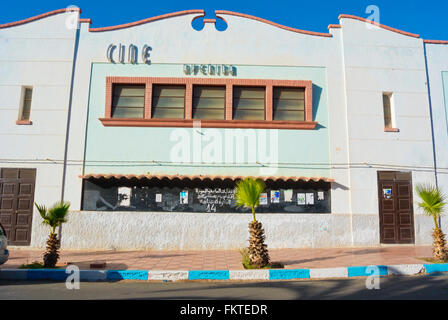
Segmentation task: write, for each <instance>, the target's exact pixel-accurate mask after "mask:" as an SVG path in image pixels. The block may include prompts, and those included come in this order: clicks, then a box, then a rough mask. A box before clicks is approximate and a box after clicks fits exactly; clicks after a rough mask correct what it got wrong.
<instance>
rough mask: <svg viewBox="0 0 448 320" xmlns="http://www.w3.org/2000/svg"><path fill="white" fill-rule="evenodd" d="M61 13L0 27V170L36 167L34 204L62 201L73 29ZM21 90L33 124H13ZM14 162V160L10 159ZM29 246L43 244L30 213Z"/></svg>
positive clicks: (37, 223)
mask: <svg viewBox="0 0 448 320" xmlns="http://www.w3.org/2000/svg"><path fill="white" fill-rule="evenodd" d="M72 14H73V13H63V14H58V15H54V16H50V17H47V18H45V19H40V20H37V21H33V22H30V23H27V24H23V25H18V26H15V27H10V28H4V29H0V150H1V151H0V167H13V168H36V169H37V171H36V186H35V194H34V199H35V201H36V202H38V203H41V204H45V205H47V206H48V205H51V204H53V203H54V202H56V201H58V200H60V197H61V187H62V186H61V184H62V170H63V166H62V160H63V158H64V148H65V133H66V122H67V110H68V101H69V92H70V79H71V71H72V58H73V49H74V40H75V30H70V29H67V28H66V27H65V21H66V19H67V18H68V17H69V15H72ZM22 86H32V87H33V96H32V104H31V117H30V120H31V121H32V125H30V126H28V125H16V120H18V117H19V107H20V99H21V88H22ZM11 160H13V161H11ZM32 224H33V228H32V233H31V234H32V239H31V245H32V246H33V245H34V246H35V245H41V244H42V242H39V241H40V240H39V239H40V238H41V237H42V235H43V234H47V231H46V230H45V232H44V233H41V232H40V229H41V227H40V224H41V219H40V216H39V214H38V213H37V212H34V214H33V221H32Z"/></svg>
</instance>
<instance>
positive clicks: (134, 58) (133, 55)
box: [107, 44, 152, 64]
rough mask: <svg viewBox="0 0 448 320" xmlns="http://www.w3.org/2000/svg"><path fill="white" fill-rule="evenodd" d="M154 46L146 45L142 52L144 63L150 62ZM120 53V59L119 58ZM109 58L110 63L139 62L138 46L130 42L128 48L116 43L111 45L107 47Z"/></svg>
mask: <svg viewBox="0 0 448 320" xmlns="http://www.w3.org/2000/svg"><path fill="white" fill-rule="evenodd" d="M151 50H152V48H151V47H150V46H148V45H146V44H145V45H144V46H143V49H142V52H141V59H142V62H143V63H146V64H150V63H151V60H150V59H149V58H150V56H151ZM117 51H118V52H117ZM117 55H118V59H117ZM107 60H108V61H109V62H110V63H131V64H137V63H138V47H137V46H136V45H133V44H130V45H129V46H128V48H127V50H126V46H125V45H122V44H119V45H118V46H117V45H115V44H111V45H109V47H108V48H107Z"/></svg>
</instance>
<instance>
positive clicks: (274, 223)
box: [31, 211, 448, 250]
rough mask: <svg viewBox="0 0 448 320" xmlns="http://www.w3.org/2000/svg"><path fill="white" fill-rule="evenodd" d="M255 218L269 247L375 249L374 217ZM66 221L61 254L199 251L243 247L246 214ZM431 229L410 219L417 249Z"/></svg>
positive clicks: (41, 237)
mask: <svg viewBox="0 0 448 320" xmlns="http://www.w3.org/2000/svg"><path fill="white" fill-rule="evenodd" d="M257 219H258V220H260V221H261V222H262V223H263V226H264V228H265V231H266V243H267V244H268V247H269V248H325V247H327V248H330V247H350V246H378V245H380V243H379V220H378V216H377V215H368V214H358V215H353V222H351V216H350V215H348V214H347V215H343V214H297V215H296V214H259V215H257ZM68 220H69V222H67V223H66V224H64V226H63V231H62V247H63V248H65V249H118V250H125V249H163V250H169V249H173V250H174V249H180V250H204V249H238V248H243V247H246V246H247V242H248V238H249V233H248V224H249V222H250V221H251V215H249V214H210V213H204V214H201V213H154V212H90V211H73V212H71V213H70V215H69V218H68ZM351 223H352V224H353V230H355V231H354V233H353V239H352V232H351ZM432 224H433V222H432V219H431V218H428V217H426V216H422V215H416V216H415V225H416V228H415V229H416V241H415V244H416V245H429V244H431V243H432V238H431V231H432V228H433V226H432ZM442 225H443V226H446V225H448V219H444V220H443V221H442ZM444 229H446V228H444ZM47 237H48V228H46V227H45V226H42V225H40V224H35V225H34V228H33V242H32V244H31V247H33V248H44V247H45V241H46V239H47Z"/></svg>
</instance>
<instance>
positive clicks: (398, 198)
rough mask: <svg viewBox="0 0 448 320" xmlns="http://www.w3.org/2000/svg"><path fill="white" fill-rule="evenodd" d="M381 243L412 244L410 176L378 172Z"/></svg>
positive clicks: (400, 173)
mask: <svg viewBox="0 0 448 320" xmlns="http://www.w3.org/2000/svg"><path fill="white" fill-rule="evenodd" d="M378 199H379V216H380V241H381V243H390V244H394V243H395V244H399V243H414V242H415V240H414V239H415V238H414V210H413V205H412V203H413V201H412V175H411V174H410V173H406V172H404V173H402V172H390V171H387V172H385V171H384V172H378Z"/></svg>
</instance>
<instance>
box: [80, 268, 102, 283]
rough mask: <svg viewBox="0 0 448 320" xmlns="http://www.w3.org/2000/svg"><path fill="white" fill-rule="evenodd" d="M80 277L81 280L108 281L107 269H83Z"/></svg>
mask: <svg viewBox="0 0 448 320" xmlns="http://www.w3.org/2000/svg"><path fill="white" fill-rule="evenodd" d="M79 278H80V280H81V281H106V280H107V270H81V271H80V275H79Z"/></svg>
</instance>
